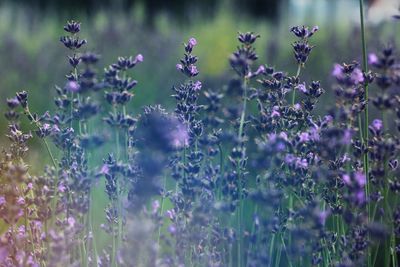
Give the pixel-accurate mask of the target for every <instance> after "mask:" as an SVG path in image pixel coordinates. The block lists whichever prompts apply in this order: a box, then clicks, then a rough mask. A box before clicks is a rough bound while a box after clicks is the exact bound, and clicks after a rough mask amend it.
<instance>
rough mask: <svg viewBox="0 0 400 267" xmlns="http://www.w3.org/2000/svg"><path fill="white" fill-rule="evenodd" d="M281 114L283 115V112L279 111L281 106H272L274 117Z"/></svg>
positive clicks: (272, 115)
mask: <svg viewBox="0 0 400 267" xmlns="http://www.w3.org/2000/svg"><path fill="white" fill-rule="evenodd" d="M280 116H281V113H279V107H278V106H274V107H273V108H272V112H271V117H272V118H274V117H280Z"/></svg>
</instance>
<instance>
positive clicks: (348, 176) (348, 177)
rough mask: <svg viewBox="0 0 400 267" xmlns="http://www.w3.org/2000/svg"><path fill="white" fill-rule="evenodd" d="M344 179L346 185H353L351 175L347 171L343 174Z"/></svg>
mask: <svg viewBox="0 0 400 267" xmlns="http://www.w3.org/2000/svg"><path fill="white" fill-rule="evenodd" d="M342 180H343V182H344V183H345V184H346V185H351V179H350V175H348V174H347V173H345V174H343V176H342Z"/></svg>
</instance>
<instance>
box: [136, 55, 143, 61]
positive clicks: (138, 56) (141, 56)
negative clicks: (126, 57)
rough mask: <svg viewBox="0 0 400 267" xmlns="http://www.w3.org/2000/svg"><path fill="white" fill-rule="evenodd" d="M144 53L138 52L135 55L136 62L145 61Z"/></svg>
mask: <svg viewBox="0 0 400 267" xmlns="http://www.w3.org/2000/svg"><path fill="white" fill-rule="evenodd" d="M143 59H144V58H143V55H142V54H138V55H137V56H136V57H135V61H136V62H143Z"/></svg>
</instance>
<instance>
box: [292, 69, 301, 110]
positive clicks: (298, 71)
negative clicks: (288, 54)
mask: <svg viewBox="0 0 400 267" xmlns="http://www.w3.org/2000/svg"><path fill="white" fill-rule="evenodd" d="M300 72H301V64H299V65H298V66H297V72H296V79H297V78H298V77H299V76H300ZM295 101H296V89H295V88H293V92H292V106H293V105H294V102H295Z"/></svg>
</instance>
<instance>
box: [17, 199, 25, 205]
mask: <svg viewBox="0 0 400 267" xmlns="http://www.w3.org/2000/svg"><path fill="white" fill-rule="evenodd" d="M17 204H18V205H25V199H24V198H23V197H18V199H17Z"/></svg>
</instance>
